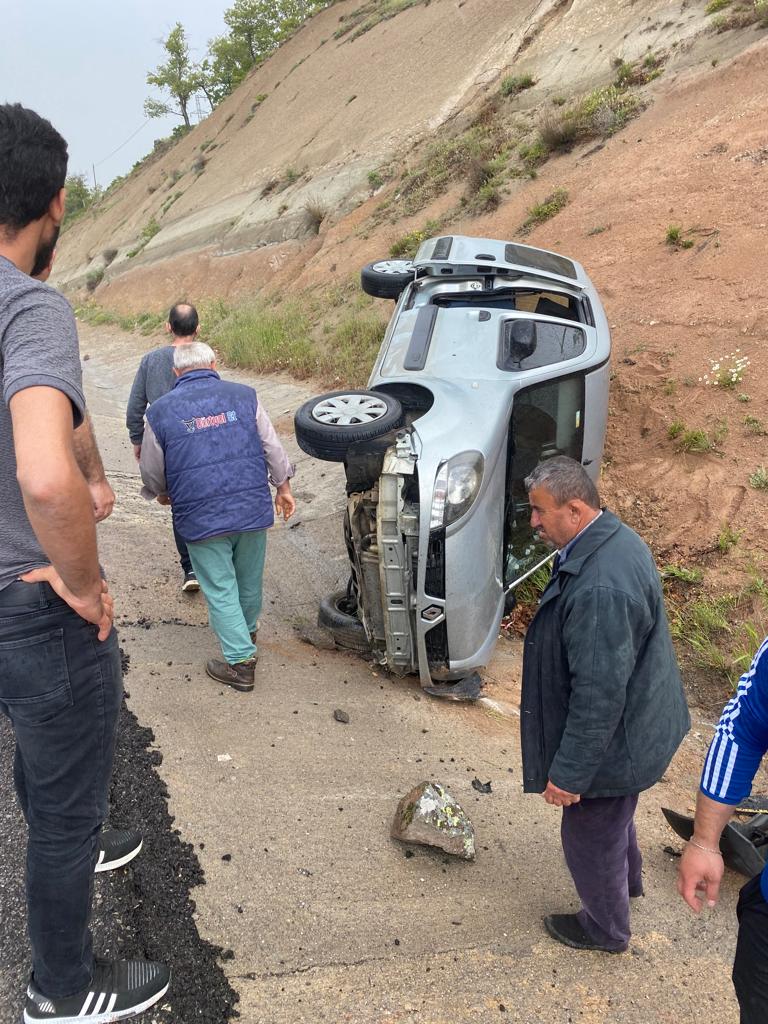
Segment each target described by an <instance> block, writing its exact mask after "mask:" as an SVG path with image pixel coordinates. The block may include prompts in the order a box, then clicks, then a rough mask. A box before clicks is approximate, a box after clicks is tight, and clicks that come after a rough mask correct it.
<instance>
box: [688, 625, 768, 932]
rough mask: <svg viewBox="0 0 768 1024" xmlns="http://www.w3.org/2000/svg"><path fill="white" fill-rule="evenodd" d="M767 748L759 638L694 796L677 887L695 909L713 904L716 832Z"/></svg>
mask: <svg viewBox="0 0 768 1024" xmlns="http://www.w3.org/2000/svg"><path fill="white" fill-rule="evenodd" d="M766 750H768V643H767V642H766V641H763V644H762V646H761V647H760V650H759V651H758V652H757V654H756V655H755V659H754V661H753V662H752V664H751V665H750V668H749V671H748V672H747V673H746V674H745V675H744V676H742V677H741V679H740V680H739V684H738V688H737V691H736V696H735V697H732V698H731V700H729V701H728V703H727V704H726V705H725V708H724V709H723V713H722V715H721V716H720V721H719V722H718V725H717V729H716V730H715V735H714V737H713V739H712V742H711V743H710V745H709V750H708V752H707V756H706V759H705V761H704V768H703V770H702V773H701V785H700V789H699V794H698V796H697V798H696V816H695V818H694V824H693V838H692V839H691V841H690V842H689V843H688V845H687V846H686V848H685V850H684V851H683V856H682V858H681V860H680V868H679V874H678V880H677V891H678V892H679V893H680V895H681V896H682V897H683V899H684V900H685V902H686V903H687V904H688V906H689V907H691V909H692V910H694V911H695V912H696V913H698V912H699V910H700V909H701V907H702V905H703V902H704V901H706V903H707V906H709V907H714V905H715V903H716V902H717V897H718V893H719V891H720V879H721V878H722V876H723V861H722V857H721V856H720V853H719V850H720V833H721V832H722V831H723V829H724V828H725V826H726V825H727V824H728V821H729V819H730V817H731V815H732V814H733V808H734V807H735V806H736V805H737V804H738V803H740V801H741V800H743V799H744V798H745V797H746V796H748V795H749V793H750V791H751V789H752V781H753V779H754V777H755V773H756V772H757V769H758V767H759V766H760V761H761V760H762V758H763V756H764V755H765V752H766Z"/></svg>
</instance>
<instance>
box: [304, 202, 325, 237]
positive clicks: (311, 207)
mask: <svg viewBox="0 0 768 1024" xmlns="http://www.w3.org/2000/svg"><path fill="white" fill-rule="evenodd" d="M304 213H305V215H306V219H307V224H308V225H309V229H310V231H311V232H312V233H313V234H315V235H319V234H320V226H321V224H322V223H323V221H324V220H325V218H326V217H327V216H328V206H327V205H326V203H324V202H323V201H322V200H321V199H318V198H317V196H312V198H310V199H308V200H307V201H306V203H304Z"/></svg>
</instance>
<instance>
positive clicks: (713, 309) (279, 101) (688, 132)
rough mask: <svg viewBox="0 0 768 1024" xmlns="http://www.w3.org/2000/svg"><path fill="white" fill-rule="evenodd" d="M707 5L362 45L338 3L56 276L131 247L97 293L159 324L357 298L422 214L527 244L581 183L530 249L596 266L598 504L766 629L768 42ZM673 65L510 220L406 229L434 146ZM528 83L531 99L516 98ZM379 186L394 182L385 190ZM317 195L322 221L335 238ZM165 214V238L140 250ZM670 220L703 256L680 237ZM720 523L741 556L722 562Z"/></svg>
mask: <svg viewBox="0 0 768 1024" xmlns="http://www.w3.org/2000/svg"><path fill="white" fill-rule="evenodd" d="M744 2H745V3H746V0H744ZM367 6H368V7H371V8H372V5H371V4H369V5H367ZM705 6H706V4H705V2H704V0H675V2H671V0H649V2H646V3H644V4H642V5H639V4H637V3H636V2H635V0H614V2H610V3H609V2H607V0H540V2H536V0H519V2H516V3H514V4H513V3H510V2H509V0H431V2H417V3H416V4H415V5H414V6H411V7H409V8H408V9H406V10H404V11H403V12H402V13H400V14H398V15H397V17H392V18H390V19H389V20H384V21H381V22H379V23H378V24H376V25H374V26H373V27H372V28H370V30H369V31H365V32H363V33H362V34H357V33H359V32H360V25H361V24H364V23H361V22H360V19H359V17H358V15H357V14H356V12H359V10H360V9H361V8H360V7H359V0H354V2H342V3H339V4H336V5H334V6H333V7H331V8H329V9H327V10H326V11H324V12H322V13H321V14H320V15H318V16H317V17H316V18H315V19H313V20H312V22H310V23H309V24H308V25H306V26H305V27H304V28H303V29H302V30H301V31H300V32H299V33H298V34H297V35H296V36H295V37H294V38H293V39H292V40H290V41H289V42H288V43H287V44H285V45H284V46H283V47H282V48H281V49H280V50H279V51H278V52H277V53H276V54H275V55H274V56H273V58H272V59H271V60H270V61H269V62H267V64H265V65H264V66H263V67H262V68H260V69H259V70H257V71H256V72H255V73H254V74H253V75H252V76H251V77H250V78H249V80H248V81H247V82H246V83H245V84H244V85H243V86H242V87H241V88H240V89H239V90H238V91H237V92H236V93H235V94H234V95H233V96H231V97H230V98H229V99H228V100H227V101H226V102H225V103H223V104H222V105H221V107H219V108H218V109H217V110H216V111H215V113H214V114H213V115H212V116H211V117H210V118H208V120H207V121H205V122H203V123H202V124H200V125H199V126H198V127H197V128H196V129H195V130H194V131H193V132H192V133H191V134H190V135H189V136H188V137H187V138H185V139H184V140H183V141H182V142H180V143H179V144H178V145H176V146H175V147H174V148H173V149H172V150H170V151H169V152H167V153H165V154H164V155H161V156H160V157H159V158H158V159H156V160H154V161H147V163H146V165H145V166H142V167H141V168H140V169H139V170H138V171H136V172H135V173H134V174H132V175H131V176H130V177H129V178H128V180H127V181H126V182H125V183H124V184H123V185H122V187H120V188H119V189H118V190H116V192H115V193H114V194H113V195H112V196H110V197H108V198H107V200H106V201H105V202H104V203H103V204H102V206H101V207H100V208H99V209H98V210H96V211H95V212H94V213H93V214H90V215H88V216H87V217H86V218H84V219H83V220H82V221H80V222H78V223H77V224H76V225H75V226H74V227H73V228H72V229H71V230H70V231H69V232H68V233H67V234H66V235H65V236H64V238H63V242H62V246H61V252H60V258H59V262H58V263H57V274H58V280H59V283H62V284H63V285H64V286H65V287H67V288H68V289H70V290H74V291H75V293H76V292H77V288H78V285H82V283H83V281H84V276H85V274H86V272H88V271H89V270H93V269H94V268H98V267H99V266H101V265H103V262H104V261H103V259H102V256H101V253H102V252H103V250H104V249H105V248H107V247H114V248H117V249H118V250H119V252H118V255H117V257H116V258H115V259H114V261H113V262H112V263H111V265H110V266H109V267H108V268H107V270H106V274H105V277H104V281H103V283H101V284H100V285H99V287H98V288H97V290H96V293H95V298H96V301H97V302H99V303H101V304H103V305H105V306H108V307H111V308H113V309H117V310H119V311H121V312H140V311H144V310H147V309H150V310H153V311H161V310H163V309H164V308H167V305H168V304H169V303H170V302H171V301H174V300H176V299H177V298H179V297H180V296H183V295H188V296H192V297H194V298H195V299H196V300H198V299H202V298H204V297H214V296H224V297H227V298H229V299H231V300H233V301H239V300H241V299H243V298H245V297H249V296H252V295H255V294H258V293H259V292H261V291H263V290H265V289H266V290H271V291H276V290H279V291H280V292H282V293H283V294H290V293H294V292H301V291H302V290H304V289H314V288H316V287H318V286H320V285H324V284H327V283H328V282H331V281H334V280H348V278H349V277H350V275H352V274H353V273H355V272H356V271H357V269H358V268H359V267H360V266H361V265H362V264H364V263H366V262H369V261H370V260H371V259H374V258H377V257H381V256H385V255H386V254H387V253H388V251H389V248H390V246H391V245H392V244H393V243H394V242H395V241H396V240H398V239H400V238H402V237H403V235H404V234H406V233H407V232H409V231H413V230H415V229H422V228H423V227H424V226H425V224H426V223H427V221H428V220H429V219H436V218H437V219H440V218H442V219H443V222H444V223H445V225H446V226H445V227H444V228H443V230H451V231H457V232H464V233H467V234H474V235H478V236H491V237H504V238H513V237H516V236H517V235H518V234H519V230H520V226H521V224H522V223H523V221H524V220H525V218H526V216H527V211H528V210H529V208H530V207H531V205H532V204H533V203H535V202H539V201H541V200H542V199H543V198H544V197H546V196H547V195H548V194H550V193H551V192H552V191H553V190H555V189H559V188H563V189H566V190H567V192H568V197H569V199H568V203H567V205H566V206H565V208H564V209H563V210H562V211H561V212H560V213H559V214H557V216H555V217H554V218H553V219H550V220H548V221H547V222H546V223H544V224H542V225H540V226H539V227H537V228H535V229H534V230H533V231H532V233H531V234H530V236H529V238H530V241H531V242H533V243H534V244H538V245H542V246H544V247H547V248H552V249H556V250H559V251H561V252H564V253H567V254H569V255H571V256H574V257H576V258H577V259H579V260H580V261H581V262H582V263H583V264H584V265H585V266H586V268H587V270H588V272H589V273H590V274H591V276H592V277H593V279H594V280H595V283H596V284H597V286H598V288H599V290H600V292H601V294H602V296H603V298H604V301H605V305H606V307H607V310H608V314H609V319H610V322H611V324H612V329H613V338H614V344H615V348H614V359H613V374H614V375H613V384H612V400H611V418H610V424H609V437H608V445H607V452H606V456H607V457H606V461H605V466H604V475H603V491H604V494H605V497H606V498H607V500H608V501H609V502H610V504H611V505H612V506H613V507H614V508H615V509H616V510H617V511H618V512H619V514H621V515H622V516H623V517H624V518H625V519H626V520H627V521H628V522H630V523H631V524H633V525H635V526H636V527H637V528H638V529H639V530H640V532H641V533H642V534H643V536H645V537H646V538H648V539H649V541H650V542H651V543H652V545H653V547H654V550H655V552H656V554H657V556H658V558H659V562H660V564H662V565H663V564H665V563H674V564H675V565H680V566H688V565H691V564H693V563H696V564H697V565H703V566H704V567H705V568H706V575H705V581H704V586H703V596H704V597H706V596H707V595H708V594H709V593H714V592H717V591H719V592H722V591H723V589H728V590H734V589H735V588H736V587H737V585H738V586H739V587H741V586H743V584H744V581H745V580H749V579H750V577H751V579H752V584H751V586H752V590H753V591H755V590H757V592H758V593H759V596H760V601H758V604H759V607H752V604H754V601H753V598H752V597H749V599H748V601H747V605H748V606H747V607H740V611H739V616H740V617H741V618H742V619H753V620H754V621H755V630H756V631H757V632H758V633H760V634H761V635H762V633H763V632H764V631H765V629H768V587H766V586H765V585H764V584H763V573H764V554H763V553H764V552H765V550H766V543H767V542H768V536H766V530H768V525H767V524H768V519H767V517H766V514H765V513H766V504H767V502H768V491H766V490H761V489H757V488H756V487H755V486H753V485H752V484H751V483H750V477H751V478H752V481H753V482H754V481H755V480H756V479H757V478H755V477H754V474H755V472H756V471H757V470H758V469H759V468H760V467H761V466H762V464H763V463H764V462H766V461H768V460H766V455H765V442H766V436H768V416H766V414H765V413H764V409H765V403H766V399H767V398H768V387H767V385H766V380H767V378H768V373H767V372H766V371H767V370H768V365H767V361H766V351H765V350H766V344H765V342H766V333H767V332H768V295H767V294H766V292H767V291H768V288H767V287H766V284H765V275H764V262H765V251H766V233H767V232H768V210H766V204H765V194H766V169H767V168H768V128H767V127H766V119H765V82H766V80H768V33H767V32H766V31H765V29H760V28H758V27H756V26H755V25H750V26H747V27H744V28H741V29H737V30H732V31H726V32H721V33H717V32H715V31H713V19H712V17H711V16H707V15H706V14H705ZM737 6H738V5H737ZM742 6H744V5H742ZM744 9H746V7H744ZM355 24H357V25H358V27H357V30H356V31H345V30H346V29H348V28H349V26H350V25H355ZM340 32H344V33H345V34H343V35H340V36H339V37H338V38H335V37H334V35H335V34H338V33H340ZM654 53H655V54H663V55H664V58H665V62H664V65H663V74H661V75H660V77H658V78H656V79H655V80H654V81H652V82H650V84H647V85H645V86H643V87H642V88H641V89H640V90H639V91H638V95H640V96H641V97H642V102H643V103H644V104H646V105H647V106H646V109H645V112H644V113H642V114H641V115H640V116H639V117H637V118H636V119H635V120H632V121H630V123H629V124H628V125H627V127H625V128H624V129H623V130H621V131H619V132H617V133H616V134H615V135H613V136H611V137H610V138H608V139H606V140H603V141H595V140H592V141H591V142H588V143H584V144H581V145H577V146H575V147H574V148H573V149H572V151H571V152H569V153H566V154H565V155H560V156H555V157H552V158H551V159H549V160H548V161H547V162H546V163H545V164H544V165H543V166H541V167H540V168H539V169H538V174H537V176H536V177H535V178H534V179H533V180H530V179H528V178H527V177H520V178H517V179H513V180H509V181H508V182H507V183H506V184H505V187H504V189H503V192H502V195H501V199H502V201H501V203H500V205H499V207H498V208H497V209H495V210H494V211H493V212H492V213H489V214H485V215H482V216H475V217H472V216H468V215H457V211H460V210H461V205H460V204H461V202H462V201H463V200H462V197H463V196H464V197H466V192H465V189H466V183H465V182H464V181H456V182H455V183H454V184H451V183H449V184H448V185H447V186H446V187H445V188H443V189H441V190H439V193H438V194H437V198H435V199H434V200H433V201H432V202H431V204H427V205H425V206H423V207H422V208H421V209H419V210H418V211H417V212H413V213H411V215H410V216H408V215H406V214H405V213H404V204H403V203H402V199H401V198H400V197H401V190H402V188H403V185H402V182H403V178H402V173H403V171H405V170H406V169H408V168H411V169H413V168H414V167H417V166H419V161H420V160H422V159H423V158H424V154H425V153H428V152H429V149H428V147H429V144H430V142H432V141H433V140H434V139H435V138H443V137H447V136H448V135H450V133H451V132H454V133H460V132H461V131H462V130H466V128H467V126H470V127H471V126H472V125H476V124H480V123H482V121H483V118H484V117H485V116H486V115H487V114H488V112H489V111H491V112H493V113H494V116H496V115H497V114H499V112H501V114H502V115H503V116H505V117H506V121H504V122H503V124H504V125H505V126H506V127H508V128H509V130H510V131H518V130H519V131H526V130H528V131H530V128H531V126H532V125H535V124H536V123H538V121H539V120H540V118H541V116H542V113H543V112H545V111H547V110H553V109H558V104H560V103H561V102H562V101H563V100H567V101H568V102H571V100H572V99H573V98H574V97H578V96H579V95H583V94H584V93H585V92H587V91H588V90H590V89H593V88H595V87H596V86H601V85H605V84H607V83H609V82H611V81H612V80H613V78H614V75H615V73H616V69H615V65H616V63H617V61H618V60H619V59H622V60H625V61H637V60H639V59H642V58H643V56H644V55H648V54H654ZM511 72H512V73H514V74H515V75H518V74H525V73H529V74H530V75H531V76H532V77H533V78H534V79H535V85H534V87H533V88H531V89H527V90H525V91H524V92H522V93H520V95H519V96H517V97H515V98H513V99H510V100H504V101H501V100H500V98H499V97H500V93H499V86H500V82H501V81H502V79H503V77H504V76H505V75H507V74H510V73H511ZM263 97H266V98H263ZM504 104H506V107H505V106H504ZM505 111H506V113H505ZM202 159H204V160H205V161H206V162H205V164H204V166H202V165H201V164H200V163H198V165H197V166H198V170H200V173H197V174H196V173H195V171H193V170H192V169H191V168H192V165H193V163H194V161H195V160H198V161H200V160H202ZM376 169H380V170H381V171H382V177H383V178H384V183H383V185H381V186H378V185H377V186H376V187H375V188H373V189H372V188H371V186H370V183H369V180H368V174H369V172H370V171H371V170H376ZM182 172H183V174H182ZM177 175H181V176H180V177H179V178H178V180H177V181H174V180H173V179H174V178H176V177H177ZM177 192H178V193H180V194H179V195H178V197H177V198H175V200H174V197H175V196H176V194H177ZM171 200H174V201H173V202H171V203H170V205H169V201H171ZM307 203H310V204H311V203H319V204H320V205H321V206H323V207H325V209H326V210H327V216H326V217H325V218H324V219H323V221H322V223H321V225H320V229H319V233H315V231H314V230H313V228H312V227H311V225H310V224H309V222H308V213H307V211H306V209H305V205H306V204H307ZM386 204H389V206H387V205H386ZM163 210H165V212H163ZM153 217H154V218H155V219H156V221H157V224H158V225H159V226H160V230H159V231H158V233H157V234H156V235H155V236H154V237H153V238H152V239H151V240H150V241H149V242H148V244H146V246H145V247H144V248H143V249H142V250H141V251H140V252H139V253H138V254H137V255H136V256H135V257H133V258H128V255H127V253H128V252H129V251H130V250H131V248H132V247H133V248H135V247H136V246H137V242H138V241H139V235H140V232H141V229H142V228H143V227H144V226H146V225H147V223H149V222H150V220H151V218H153ZM671 226H677V227H678V228H679V229H680V232H681V233H680V241H681V242H683V243H684V244H685V245H686V246H689V247H688V248H684V247H683V246H681V245H679V244H677V245H669V244H667V242H666V241H665V239H666V235H667V231H668V229H669V228H670V227H671ZM388 313H389V308H388V306H387V304H386V303H382V316H386V315H388ZM729 353H737V355H734V356H733V357H729ZM739 356H746V357H747V358H748V359H749V360H750V363H749V365H748V366H747V368H746V370H745V372H744V378H743V380H742V381H740V382H739V383H738V385H737V386H736V387H734V388H732V389H731V388H719V387H714V386H712V385H711V384H707V383H706V381H705V380H704V379H703V378H704V377H705V375H706V374H707V373H708V372H709V371H710V367H711V364H712V363H713V362H714V363H718V362H720V363H721V364H722V365H725V363H727V362H728V360H729V358H730V359H731V361H732V360H733V359H735V358H737V357H739ZM723 360H725V362H723ZM670 430H671V432H672V433H673V434H674V433H675V432H677V436H676V437H670ZM690 431H703V432H704V433H705V434H706V439H708V441H709V443H710V444H711V448H710V450H708V451H705V452H694V453H688V452H685V451H683V450H681V448H682V442H683V441H684V439H685V435H686V433H687V432H690ZM765 482H766V484H767V485H768V474H766V480H765ZM725 526H727V527H728V528H729V529H731V530H733V531H735V533H734V536H736V534H740V539H739V542H738V544H737V545H736V546H735V547H733V548H732V549H731V550H728V551H726V552H721V551H720V550H719V549H718V540H719V539H721V535H722V531H723V529H724V527H725ZM726 546H727V545H726ZM750 602H751V604H750Z"/></svg>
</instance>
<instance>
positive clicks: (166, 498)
mask: <svg viewBox="0 0 768 1024" xmlns="http://www.w3.org/2000/svg"><path fill="white" fill-rule="evenodd" d="M157 504H158V505H170V504H171V496H170V494H158V496H157Z"/></svg>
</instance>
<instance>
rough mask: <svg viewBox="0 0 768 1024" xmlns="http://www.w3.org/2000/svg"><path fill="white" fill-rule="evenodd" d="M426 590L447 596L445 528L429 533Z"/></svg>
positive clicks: (431, 595) (434, 594) (433, 595)
mask: <svg viewBox="0 0 768 1024" xmlns="http://www.w3.org/2000/svg"><path fill="white" fill-rule="evenodd" d="M424 592H425V593H426V594H427V595H428V596H429V597H441V598H445V530H433V531H432V533H430V535H429V545H428V547H427V571H426V576H425V578H424Z"/></svg>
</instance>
